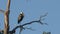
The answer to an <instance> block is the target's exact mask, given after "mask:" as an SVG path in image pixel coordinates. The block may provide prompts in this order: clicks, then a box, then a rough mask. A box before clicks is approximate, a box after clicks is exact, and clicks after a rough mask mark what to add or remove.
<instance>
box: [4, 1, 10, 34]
mask: <svg viewBox="0 0 60 34" xmlns="http://www.w3.org/2000/svg"><path fill="white" fill-rule="evenodd" d="M9 13H10V0H8V3H7V8H6V11H5V13H4V34H9Z"/></svg>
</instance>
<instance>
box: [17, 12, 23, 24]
mask: <svg viewBox="0 0 60 34" xmlns="http://www.w3.org/2000/svg"><path fill="white" fill-rule="evenodd" d="M23 18H24V13H23V12H20V14H19V16H18V24H19V23H20V22H21V21H22V20H23Z"/></svg>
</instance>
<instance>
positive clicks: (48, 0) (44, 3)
mask: <svg viewBox="0 0 60 34" xmlns="http://www.w3.org/2000/svg"><path fill="white" fill-rule="evenodd" d="M7 1H8V0H0V9H3V10H6V5H7ZM10 11H11V12H10V16H9V18H10V25H11V26H10V30H12V29H13V28H14V27H15V26H16V25H18V24H17V20H18V15H19V14H20V12H21V11H23V12H24V15H25V17H24V19H23V21H22V22H21V23H22V24H23V23H26V22H30V21H32V20H37V19H39V16H40V15H43V14H45V13H46V12H48V15H47V16H46V17H45V20H44V21H43V23H48V24H49V25H48V26H47V25H40V24H37V23H35V24H32V25H29V26H26V27H32V28H33V29H36V31H30V30H24V31H22V34H42V32H43V31H46V32H47V31H48V32H51V34H60V27H59V26H60V23H59V22H60V19H59V17H60V15H59V14H60V0H28V1H27V0H11V7H10ZM0 29H4V14H2V13H0ZM18 31H19V29H17V32H16V34H18V33H19V32H18Z"/></svg>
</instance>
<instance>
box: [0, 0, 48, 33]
mask: <svg viewBox="0 0 60 34" xmlns="http://www.w3.org/2000/svg"><path fill="white" fill-rule="evenodd" d="M10 3H11V0H8V2H7V8H6V10H2V9H0V12H1V13H3V14H4V29H3V30H0V34H15V32H16V29H18V28H20V34H21V32H22V31H23V30H25V29H30V30H33V29H31V28H27V27H25V26H26V25H29V24H32V23H39V24H41V25H44V24H45V25H48V24H47V23H43V22H42V20H43V17H45V16H47V13H46V14H44V15H42V16H40V18H39V19H38V20H36V21H34V20H33V21H30V22H27V23H25V24H22V25H18V26H15V28H13V29H12V30H11V31H10V30H9V29H10V28H9V27H10V25H9V14H10ZM23 17H24V14H23V13H20V15H19V16H18V24H19V23H20V22H21V21H22V20H23Z"/></svg>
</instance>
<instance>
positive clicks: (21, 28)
mask: <svg viewBox="0 0 60 34" xmlns="http://www.w3.org/2000/svg"><path fill="white" fill-rule="evenodd" d="M45 16H47V14H45V15H43V17H45ZM43 17H42V16H40V19H39V20H36V21H31V22H28V23H25V24H22V25H19V26H16V27H15V28H13V30H12V31H10V32H11V33H15V31H16V29H17V28H20V33H21V31H22V30H23V29H24V30H25V29H30V28H25V27H24V26H26V25H30V24H32V23H40V24H41V25H43V24H45V25H48V24H47V23H43V22H42V21H41V20H42V18H43Z"/></svg>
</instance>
